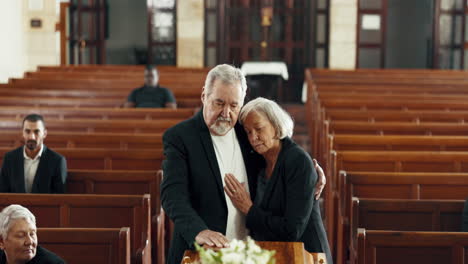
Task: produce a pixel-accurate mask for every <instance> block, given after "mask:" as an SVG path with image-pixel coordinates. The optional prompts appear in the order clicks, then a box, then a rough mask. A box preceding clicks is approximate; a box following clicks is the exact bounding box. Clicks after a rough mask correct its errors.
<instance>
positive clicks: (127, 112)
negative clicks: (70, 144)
mask: <svg viewBox="0 0 468 264" xmlns="http://www.w3.org/2000/svg"><path fill="white" fill-rule="evenodd" d="M33 113H34V114H40V115H42V116H43V117H44V118H45V120H46V122H47V121H48V120H49V119H59V120H67V119H99V120H115V119H118V120H123V119H124V120H168V119H173V120H176V119H177V120H185V119H187V118H190V117H191V116H193V114H194V111H193V109H183V108H179V109H167V108H96V107H93V108H86V107H80V108H75V107H57V108H41V107H38V108H31V107H21V106H0V118H1V119H5V118H14V119H16V120H19V121H22V120H23V118H24V117H25V116H26V115H28V114H33Z"/></svg>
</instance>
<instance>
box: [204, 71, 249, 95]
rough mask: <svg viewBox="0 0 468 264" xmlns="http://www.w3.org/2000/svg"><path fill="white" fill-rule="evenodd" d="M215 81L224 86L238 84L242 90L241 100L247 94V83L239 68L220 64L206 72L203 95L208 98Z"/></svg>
mask: <svg viewBox="0 0 468 264" xmlns="http://www.w3.org/2000/svg"><path fill="white" fill-rule="evenodd" d="M216 80H220V81H222V82H223V83H224V84H230V85H236V84H238V83H240V85H241V89H242V99H244V97H245V94H246V92H247V81H246V80H245V76H244V74H242V72H241V70H240V69H239V68H236V67H234V66H231V65H229V64H220V65H218V66H216V67H214V68H213V69H211V70H210V71H209V72H208V75H207V76H206V80H205V94H206V95H207V96H208V95H210V94H211V92H212V89H213V83H214V82H215V81H216Z"/></svg>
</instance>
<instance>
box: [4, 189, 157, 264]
mask: <svg viewBox="0 0 468 264" xmlns="http://www.w3.org/2000/svg"><path fill="white" fill-rule="evenodd" d="M10 204H20V205H23V206H25V207H27V208H28V209H29V210H31V212H32V213H33V214H34V215H35V216H36V219H37V226H38V227H83V228H94V227H99V228H120V227H130V234H131V252H132V263H145V264H149V263H151V225H150V197H149V195H91V194H81V195H78V194H16V193H1V194H0V207H1V208H4V207H6V206H8V205H10Z"/></svg>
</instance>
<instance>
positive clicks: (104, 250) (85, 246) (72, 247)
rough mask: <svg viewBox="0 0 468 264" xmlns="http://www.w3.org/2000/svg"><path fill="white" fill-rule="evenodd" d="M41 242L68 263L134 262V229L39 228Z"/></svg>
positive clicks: (110, 263)
mask: <svg viewBox="0 0 468 264" xmlns="http://www.w3.org/2000/svg"><path fill="white" fill-rule="evenodd" d="M37 236H38V240H39V245H40V246H42V247H44V248H46V249H48V250H50V251H52V252H54V253H55V254H57V255H58V256H60V257H61V258H62V259H63V260H65V261H66V263H68V264H82V263H88V264H130V257H131V251H130V228H128V227H122V228H38V229H37Z"/></svg>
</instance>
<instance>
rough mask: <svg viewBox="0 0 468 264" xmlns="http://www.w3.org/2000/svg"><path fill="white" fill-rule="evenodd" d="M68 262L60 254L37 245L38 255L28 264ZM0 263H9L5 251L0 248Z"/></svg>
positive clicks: (59, 263) (27, 263) (60, 263)
mask: <svg viewBox="0 0 468 264" xmlns="http://www.w3.org/2000/svg"><path fill="white" fill-rule="evenodd" d="M65 263H66V262H65V261H64V260H63V259H61V258H60V257H59V256H57V255H55V254H54V253H52V252H50V251H49V250H47V249H45V248H43V247H41V246H37V249H36V256H34V258H33V259H31V260H30V261H28V262H26V264H65ZM0 264H7V262H6V256H5V252H3V250H0Z"/></svg>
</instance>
